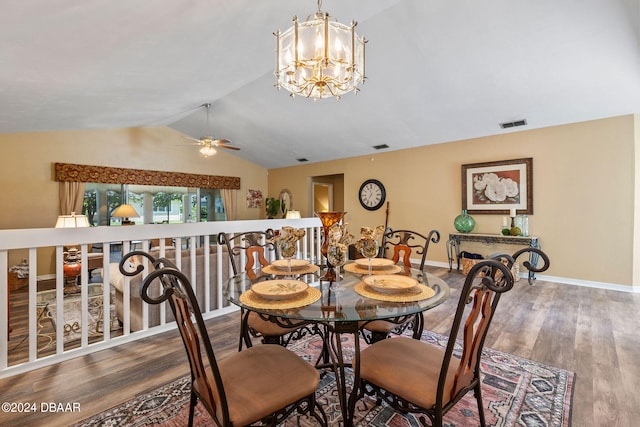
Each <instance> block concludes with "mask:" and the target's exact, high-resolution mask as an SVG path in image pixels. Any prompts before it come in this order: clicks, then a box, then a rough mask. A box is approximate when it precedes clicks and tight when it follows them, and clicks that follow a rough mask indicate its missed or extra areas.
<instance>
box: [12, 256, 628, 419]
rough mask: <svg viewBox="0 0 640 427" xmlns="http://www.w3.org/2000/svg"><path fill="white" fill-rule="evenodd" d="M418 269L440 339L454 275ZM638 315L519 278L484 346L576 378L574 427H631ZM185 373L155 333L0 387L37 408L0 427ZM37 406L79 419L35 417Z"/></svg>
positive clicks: (223, 330) (221, 328) (428, 322)
mask: <svg viewBox="0 0 640 427" xmlns="http://www.w3.org/2000/svg"><path fill="white" fill-rule="evenodd" d="M428 269H429V271H430V272H432V273H434V274H436V275H438V276H440V277H442V278H443V279H444V280H445V281H447V283H449V285H450V286H451V287H452V295H451V297H450V298H449V299H448V301H447V302H446V303H444V304H442V305H441V306H439V307H437V308H435V309H433V310H430V311H428V312H426V313H425V328H427V329H431V330H433V331H435V332H438V333H441V334H447V333H448V329H449V327H450V325H451V321H452V316H453V307H455V305H456V303H457V298H458V295H459V290H460V288H461V285H462V283H463V281H464V276H462V275H461V274H459V273H457V272H453V273H448V271H447V270H446V269H443V268H435V267H430V268H428ZM18 297H19V295H18V296H16V298H18ZM13 300H14V295H12V301H13ZM14 307H15V306H14ZM638 313H640V295H638V294H631V293H623V292H615V291H606V290H600V289H590V288H583V287H577V286H571V285H564V284H557V283H552V282H546V281H541V280H538V281H536V282H535V283H534V285H533V286H529V285H528V284H527V281H526V280H524V279H521V280H520V281H518V282H517V283H516V286H515V288H514V289H513V290H512V291H510V292H509V293H507V294H506V295H504V296H503V298H502V299H501V301H500V306H499V307H498V310H497V312H496V315H495V318H494V322H493V324H492V326H491V330H490V331H489V335H488V337H487V342H486V346H487V347H491V348H494V349H496V350H500V351H504V352H508V353H512V354H516V355H518V356H521V357H524V358H528V359H532V360H536V361H539V362H542V363H545V364H549V365H553V366H557V367H560V368H564V369H567V370H570V371H574V372H576V374H577V376H576V382H575V391H574V397H573V418H572V419H573V425H574V426H581V427H582V426H616V427H632V426H635V425H637V420H638V419H640V387H638V386H637V381H638V378H640V367H639V366H640V365H638V363H637V360H636V359H638V357H639V356H640V334H638V332H637V331H638V330H640V316H639V315H638ZM12 315H14V311H12ZM238 322H239V316H238V314H231V315H225V316H222V317H218V318H216V319H212V320H210V321H208V322H207V323H208V326H209V328H210V331H211V336H212V340H213V344H214V347H215V349H216V351H217V356H218V357H220V358H223V357H225V356H227V355H228V354H230V353H232V352H235V351H236V349H237V343H238V333H239V323H238ZM12 341H13V338H12ZM187 374H188V365H187V361H186V356H185V352H184V349H183V347H182V342H181V340H180V337H179V335H178V332H177V331H172V332H168V333H164V334H161V335H157V336H154V337H151V338H147V339H144V340H141V341H138V342H134V343H129V344H125V345H122V346H120V347H117V348H113V349H108V350H103V351H100V352H98V353H95V354H92V355H88V356H83V357H78V358H76V359H73V360H70V361H66V362H63V363H60V364H57V365H54V366H50V367H46V368H41V369H38V370H36V371H34V372H31V373H28V374H23V375H16V376H13V377H11V378H7V379H3V380H0V394H1V395H2V401H3V402H22V403H25V402H35V403H36V404H37V406H38V412H37V413H34V414H28V415H25V414H7V413H1V412H0V425H11V426H23V425H24V426H27V425H28V426H44V425H46V426H66V425H69V424H71V423H74V422H77V421H80V420H82V419H84V418H87V417H89V416H91V415H93V414H95V413H98V412H101V411H103V410H106V409H108V408H110V407H112V406H114V405H117V404H119V403H121V402H123V401H126V400H128V399H130V398H132V397H134V396H135V395H137V394H140V393H144V392H145V391H148V390H151V389H154V388H156V387H158V386H160V385H162V384H164V383H167V382H169V381H171V380H173V379H175V378H178V377H181V376H183V375H187ZM43 402H54V403H63V404H66V403H72V404H73V403H79V404H80V408H81V410H80V412H71V413H43V412H41V411H40V404H41V403H43Z"/></svg>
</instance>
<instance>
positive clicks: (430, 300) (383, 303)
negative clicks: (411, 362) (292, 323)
mask: <svg viewBox="0 0 640 427" xmlns="http://www.w3.org/2000/svg"><path fill="white" fill-rule="evenodd" d="M353 266H354V265H352V266H351V267H352V268H350V266H349V265H346V266H345V268H344V269H341V271H340V275H341V277H342V280H340V281H338V282H333V283H332V282H329V281H325V280H323V279H322V278H321V273H322V267H320V268H319V269H317V271H315V272H312V273H302V274H297V273H296V271H295V270H292V271H291V273H292V276H290V277H287V274H288V272H287V271H286V270H282V271H281V272H276V273H277V274H272V273H273V271H274V270H273V269H272V270H268V271H270V272H271V273H268V272H265V271H264V270H253V271H251V272H243V273H240V274H237V275H235V276H233V277H232V278H231V279H229V281H228V283H227V287H226V289H225V292H224V294H225V297H226V298H227V299H228V300H229V301H231V302H232V303H233V304H235V305H238V306H240V307H242V308H245V309H247V310H251V311H255V312H258V313H263V314H265V315H270V316H274V315H276V316H278V317H281V318H287V319H291V320H303V321H310V322H331V323H353V322H356V323H361V322H366V321H372V320H380V319H390V318H397V317H404V316H408V315H411V314H415V313H419V312H422V311H425V310H429V309H431V308H433V307H436V306H437V305H439V304H441V303H442V302H444V301H445V300H446V299H447V297H448V296H449V292H450V291H449V286H448V285H447V283H446V282H445V281H444V280H442V279H440V278H439V277H437V276H435V275H433V274H430V273H427V272H424V271H421V270H419V269H414V268H411V269H405V268H400V267H397V268H398V269H399V270H400V271H399V272H396V273H395V274H397V275H398V276H402V277H410V278H413V279H415V280H416V281H417V282H418V284H419V285H424V286H425V287H427V288H429V289H431V290H432V292H429V293H428V294H427V293H425V294H423V295H429V296H428V297H427V298H424V299H419V300H417V301H405V300H403V298H402V297H401V296H398V295H395V294H387V293H380V294H377V293H375V292H366V291H364V289H363V283H362V282H363V280H365V279H367V277H368V273H367V272H365V271H364V269H363V271H358V269H357V268H353ZM350 270H351V271H350ZM372 271H373V273H374V274H373V275H372V278H371V279H376V278H377V277H383V275H384V277H388V276H390V275H389V274H387V273H386V272H385V271H384V270H372ZM287 279H289V280H299V281H301V282H304V283H306V284H308V285H309V287H310V288H315V289H317V291H314V292H315V293H316V294H318V291H319V294H320V297H319V298H318V299H317V300H315V301H312V302H309V303H308V304H305V305H301V306H299V307H287V306H286V304H282V302H281V301H279V300H276V301H273V303H270V301H267V300H263V301H261V302H262V303H263V304H257V305H256V304H252V302H253V301H248V300H246V299H245V298H241V297H242V296H243V294H245V293H246V292H247V291H248V290H250V289H251V286H252V285H254V284H256V283H258V282H261V281H265V280H285V281H286V280H287ZM371 279H369V280H371ZM359 292H360V293H359ZM431 293H432V294H433V295H431ZM365 295H366V296H365ZM245 296H246V295H245ZM416 298H419V296H416V297H415V298H412V297H410V296H409V298H407V299H409V300H411V299H416Z"/></svg>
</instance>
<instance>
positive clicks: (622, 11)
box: [0, 0, 640, 168]
mask: <svg viewBox="0 0 640 427" xmlns="http://www.w3.org/2000/svg"><path fill="white" fill-rule="evenodd" d="M1 9H2V10H1V11H0V133H5V134H6V133H18V132H40V131H56V130H72V129H100V128H122V127H144V126H160V125H167V126H170V127H172V128H174V129H176V130H179V131H180V132H183V133H184V134H186V135H189V136H192V137H196V138H197V137H200V136H203V135H205V134H206V133H207V128H206V117H205V113H204V110H203V109H202V108H199V107H200V106H201V105H202V104H204V103H211V104H212V107H211V116H210V119H211V121H210V124H211V129H212V132H213V136H214V137H216V138H228V139H231V140H232V141H233V143H234V145H236V146H238V147H240V148H241V150H240V151H234V152H232V153H231V154H233V155H237V156H240V157H243V158H245V159H247V160H249V161H252V162H254V163H257V164H260V165H263V166H264V167H267V168H275V167H283V166H289V165H293V164H298V162H297V160H296V159H298V158H306V159H308V160H309V161H310V162H316V161H324V160H332V159H337V158H344V157H351V156H357V155H366V154H370V153H373V152H374V151H375V150H374V149H373V148H372V146H374V145H378V144H387V145H389V149H388V150H396V149H403V148H409V147H415V146H421V145H427V144H436V143H441V142H447V141H453V140H459V139H465V138H471V137H478V136H487V135H494V134H500V133H504V132H514V131H517V130H521V129H534V128H540V127H546V126H552V125H558V124H564V123H571V122H579V121H584V120H592V119H599V118H604V117H610V116H617V115H624V114H631V113H640V0H563V1H557V0H537V1H523V0H485V1H479V0H447V1H445V0H325V1H324V2H323V4H322V10H323V11H325V12H329V13H330V14H331V15H332V16H333V17H334V18H336V19H337V20H338V21H340V22H342V23H349V22H350V21H351V20H356V21H358V26H357V32H358V34H359V35H363V36H365V37H366V38H367V39H368V40H369V43H368V44H367V77H368V78H367V81H366V83H365V84H364V85H363V86H362V87H361V89H362V90H361V92H360V93H359V94H358V95H354V94H347V95H345V96H344V97H343V98H342V99H341V100H340V101H339V102H336V101H335V100H333V99H324V100H319V101H317V102H314V101H313V100H310V99H304V98H299V97H298V98H296V99H295V100H292V99H290V97H289V96H288V94H287V93H286V92H284V91H280V92H278V91H277V90H276V89H275V88H274V81H275V78H274V76H273V65H274V48H275V40H274V37H273V35H272V33H273V32H274V31H275V30H276V29H281V30H285V29H286V28H288V27H289V26H290V25H291V22H292V21H291V20H292V18H293V16H294V15H297V16H299V17H300V18H305V17H306V16H307V15H310V14H312V13H314V12H315V10H316V9H317V5H316V2H314V1H313V0H304V1H303V0H260V1H257V0H233V1H229V0H190V1H186V0H183V1H162V2H159V1H157V0H155V1H154V0H136V1H131V0H109V1H97V0H92V1H77V0H56V1H38V2H35V1H24V0H8V1H5V2H3V5H2V8H1ZM520 119H526V121H527V126H524V127H520V128H515V129H510V130H503V129H501V128H500V127H499V125H498V124H499V123H501V122H510V121H515V120H520ZM175 145H176V144H175V141H167V144H166V147H159V149H166V150H175V149H176V147H175ZM194 155H195V150H194Z"/></svg>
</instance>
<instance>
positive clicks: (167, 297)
mask: <svg viewBox="0 0 640 427" xmlns="http://www.w3.org/2000/svg"><path fill="white" fill-rule="evenodd" d="M132 254H136V255H141V256H144V257H146V258H148V259H149V261H150V263H151V264H152V265H153V270H152V271H151V272H150V273H149V274H148V275H147V276H146V277H145V278H144V281H143V283H142V286H141V289H140V295H141V297H142V299H144V301H146V302H147V303H149V304H160V303H162V302H163V301H168V302H169V305H170V307H171V310H172V311H173V314H174V316H175V319H176V323H177V325H178V330H179V331H180V335H181V337H182V342H183V344H184V347H185V350H186V352H187V356H188V359H189V366H190V369H191V399H190V403H189V426H192V425H193V418H194V411H195V407H196V405H197V404H198V402H200V403H202V405H203V406H204V407H205V409H206V410H207V412H208V413H209V415H210V416H211V418H213V420H214V422H215V424H216V425H218V426H222V427H231V426H248V425H253V424H254V423H257V422H260V423H261V425H269V426H275V425H277V424H279V423H281V422H282V421H283V420H285V419H286V418H287V417H289V416H290V415H291V414H293V413H297V414H299V415H303V414H308V415H310V416H312V417H313V418H315V419H316V420H317V421H318V422H319V423H320V424H321V425H323V426H326V425H327V417H326V414H325V413H324V411H323V409H322V408H321V407H320V405H319V404H318V402H317V401H316V398H315V392H316V389H317V387H318V383H319V380H320V375H319V373H318V370H317V369H315V368H314V367H313V366H312V365H311V364H309V363H308V362H306V361H305V360H304V359H302V358H301V357H299V356H298V355H296V354H295V353H293V352H291V351H289V350H287V349H286V348H284V347H280V346H275V345H265V346H257V347H253V348H249V349H246V350H245V351H242V352H238V353H234V354H233V355H231V356H229V357H227V358H225V359H223V360H220V361H218V360H217V359H216V357H215V352H214V350H213V347H212V346H211V341H210V339H209V334H208V331H207V328H206V326H205V324H204V320H203V318H202V314H201V313H200V309H199V307H198V302H197V300H196V297H195V294H194V292H193V288H192V287H191V284H190V282H189V279H188V278H187V277H186V276H185V275H184V274H183V273H182V272H181V271H180V270H178V268H177V267H176V266H175V264H173V263H172V262H171V261H169V260H168V259H166V258H160V259H154V258H153V257H152V256H151V255H149V254H147V253H145V252H140V251H137V252H133V253H132ZM130 255H131V254H128V255H127V256H125V258H123V261H126V259H128V258H130ZM121 263H122V261H121ZM140 267H142V266H140ZM143 270H144V268H138V269H137V270H136V271H134V272H124V273H123V274H127V275H129V276H133V275H136V274H139V273H140V272H142V271H143ZM123 271H124V270H123ZM155 279H158V280H155ZM158 283H161V287H162V289H159V290H158V289H154V290H151V288H158V287H159V286H160V285H159V284H158Z"/></svg>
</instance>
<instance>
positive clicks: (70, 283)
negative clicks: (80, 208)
mask: <svg viewBox="0 0 640 427" xmlns="http://www.w3.org/2000/svg"><path fill="white" fill-rule="evenodd" d="M83 227H89V219H88V218H87V216H86V215H76V213H75V212H71V215H60V216H59V217H58V221H56V228H83ZM64 256H65V258H64V264H63V265H62V271H63V275H64V278H65V287H64V293H65V294H70V293H77V292H80V288H79V287H78V285H77V283H76V280H77V277H78V276H79V275H80V272H81V271H82V265H81V264H80V255H79V254H78V248H77V247H74V246H71V247H70V248H69V249H68V250H67V251H66V252H65V253H64Z"/></svg>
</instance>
